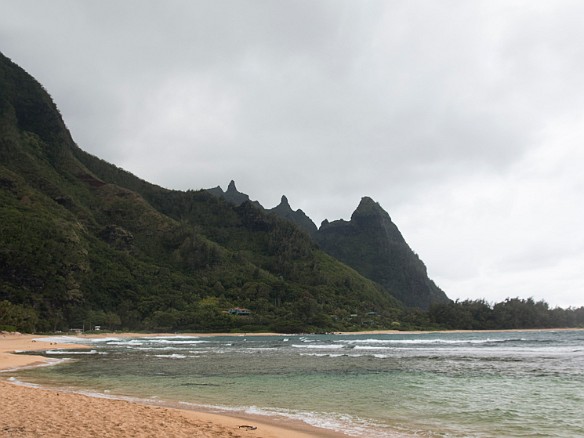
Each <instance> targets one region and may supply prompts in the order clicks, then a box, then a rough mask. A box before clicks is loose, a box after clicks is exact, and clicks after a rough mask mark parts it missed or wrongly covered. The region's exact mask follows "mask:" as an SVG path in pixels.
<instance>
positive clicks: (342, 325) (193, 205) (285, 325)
mask: <svg viewBox="0 0 584 438" xmlns="http://www.w3.org/2000/svg"><path fill="white" fill-rule="evenodd" d="M237 194H238V192H237V189H236V188H235V184H232V185H230V188H228V190H227V192H226V194H225V195H226V197H228V198H230V197H231V198H233V197H234V196H236V195H237ZM238 199H239V200H241V201H242V202H239V203H238V204H237V205H233V204H231V203H229V202H226V200H225V199H222V198H220V197H219V198H218V197H216V196H213V195H212V194H210V193H208V192H206V191H187V192H181V191H172V190H166V189H163V188H161V187H158V186H156V185H153V184H150V183H148V182H146V181H144V180H141V179H139V178H137V177H135V176H134V175H132V174H130V173H129V172H126V171H124V170H123V169H120V168H118V167H116V166H114V165H111V164H109V163H107V162H105V161H103V160H101V159H99V158H97V157H95V156H93V155H90V154H88V153H86V152H84V151H83V150H82V149H81V148H79V147H78V146H77V145H76V144H75V143H74V141H73V139H72V138H71V136H70V134H69V132H68V131H67V128H66V127H65V124H64V122H63V120H62V118H61V116H60V114H59V112H58V110H57V108H56V106H55V105H54V103H53V102H52V99H51V98H50V96H49V95H48V93H46V91H45V90H44V89H43V88H42V87H41V86H40V84H38V83H37V82H36V81H35V80H34V79H33V78H32V77H31V76H30V75H28V74H27V73H26V72H24V70H22V69H21V68H20V67H18V66H17V65H15V64H14V63H12V62H11V61H10V60H9V59H8V58H6V57H5V56H4V55H2V54H0V327H3V326H12V327H17V328H19V329H21V330H29V331H31V330H37V331H48V330H65V329H68V328H73V327H79V328H81V327H83V326H85V327H88V326H91V325H102V326H104V327H106V328H124V329H134V330H136V329H149V330H173V331H174V330H221V331H224V330H244V331H252V330H260V329H261V330H277V331H287V332H290V331H324V330H351V329H353V330H354V329H359V328H361V327H363V326H366V327H368V328H370V327H378V328H381V327H387V326H388V325H390V324H391V323H392V322H395V321H399V314H400V310H399V306H400V305H399V303H398V302H397V301H396V300H395V299H394V298H393V297H392V296H391V295H390V294H389V293H387V291H385V290H384V289H383V288H382V287H381V286H379V285H377V284H375V283H374V282H372V281H371V280H369V279H366V278H365V277H363V276H362V275H360V274H358V273H357V272H356V271H355V270H353V269H351V268H349V267H347V266H346V265H344V264H342V263H340V262H338V261H337V260H336V259H334V258H333V257H331V256H329V255H328V254H326V253H324V252H323V251H321V250H319V249H318V247H317V246H316V245H315V244H314V242H313V241H311V239H310V238H309V237H308V236H307V235H306V233H304V232H302V231H300V230H299V229H298V228H297V227H296V226H294V225H293V224H290V223H289V222H286V221H283V220H281V219H280V218H278V217H277V216H276V215H273V214H267V213H266V212H264V211H263V210H262V209H260V208H258V207H257V206H255V205H254V204H253V203H252V202H250V201H249V200H248V198H243V197H241V196H240V197H239V198H238ZM232 307H245V308H248V309H250V311H251V315H250V316H246V317H238V316H234V315H230V314H229V313H228V312H227V311H228V310H229V309H230V308H232ZM372 312H373V313H372ZM355 314H357V315H359V318H358V319H355V318H354V317H353V316H352V315H355ZM371 314H374V315H375V316H374V317H367V318H365V317H364V316H363V315H371Z"/></svg>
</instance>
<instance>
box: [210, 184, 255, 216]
mask: <svg viewBox="0 0 584 438" xmlns="http://www.w3.org/2000/svg"><path fill="white" fill-rule="evenodd" d="M207 192H209V193H211V194H212V195H214V196H217V197H218V198H222V199H225V200H226V201H227V202H229V203H230V204H233V205H236V206H239V205H241V204H243V203H244V202H251V203H252V204H253V205H254V206H256V207H257V208H259V209H263V208H264V207H262V206H261V204H260V203H259V202H257V201H251V200H250V199H249V196H248V195H246V194H245V193H241V192H240V191H239V190H237V187H235V181H233V180H231V182H230V183H229V185H228V186H227V191H225V192H224V191H223V189H222V188H221V187H220V186H217V187H214V188H212V189H207Z"/></svg>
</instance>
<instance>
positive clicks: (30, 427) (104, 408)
mask: <svg viewBox="0 0 584 438" xmlns="http://www.w3.org/2000/svg"><path fill="white" fill-rule="evenodd" d="M36 339H41V338H40V337H38V336H30V335H0V369H2V370H4V372H2V373H0V400H1V407H0V437H11V438H12V437H14V438H16V437H18V438H20V437H27V438H28V437H64V436H74V437H77V438H85V437H106V438H107V437H112V438H113V437H116V438H120V437H153V438H154V437H156V438H159V437H232V438H236V437H241V438H245V437H256V438H259V437H262V438H325V437H326V438H334V437H343V436H345V435H342V434H338V433H334V432H329V431H325V430H321V429H316V428H311V427H308V426H305V425H304V424H302V423H292V422H290V423H285V424H280V423H278V424H276V423H275V422H274V423H270V422H269V421H266V420H265V419H263V418H254V417H245V418H244V417H242V418H238V417H231V416H225V415H217V414H210V413H205V412H195V411H186V410H179V409H171V408H166V407H158V406H148V405H142V404H139V403H134V402H128V401H125V400H111V399H103V398H95V397H89V396H85V395H81V394H74V393H67V392H63V391H59V390H55V389H41V388H31V387H26V386H20V385H15V384H13V383H10V382H9V381H7V380H8V379H9V377H10V375H11V373H10V371H8V372H7V371H6V370H10V369H15V368H19V367H24V366H37V365H39V364H43V363H47V362H48V361H49V360H48V359H47V358H44V357H42V356H34V355H15V354H11V353H12V352H14V351H32V350H46V349H50V348H67V347H69V348H80V346H79V345H66V344H58V345H51V344H50V343H49V342H42V341H40V340H36ZM240 426H253V427H256V428H257V429H255V430H250V429H248V428H243V427H240Z"/></svg>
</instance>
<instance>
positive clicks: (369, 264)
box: [208, 181, 450, 309]
mask: <svg viewBox="0 0 584 438" xmlns="http://www.w3.org/2000/svg"><path fill="white" fill-rule="evenodd" d="M208 191H209V192H210V193H213V194H214V195H215V196H220V197H222V198H224V199H226V200H227V201H229V202H231V203H233V204H236V205H239V203H238V201H241V202H243V200H249V196H248V195H245V194H243V193H240V192H237V191H236V189H235V183H234V182H233V181H231V183H230V184H229V188H228V190H227V192H223V190H221V188H220V187H217V188H215V189H209V190H208ZM228 193H231V194H230V195H228ZM257 205H258V206H259V207H260V208H263V207H261V206H260V205H259V203H258V204H257ZM265 211H266V212H269V213H272V214H275V215H277V216H278V217H281V218H282V219H285V220H287V221H289V222H291V223H293V224H295V225H296V226H297V227H298V228H300V229H301V230H303V231H305V232H306V233H308V235H309V236H310V237H311V238H312V240H313V241H314V242H315V243H317V244H318V246H319V247H320V248H321V249H322V250H324V251H325V252H326V253H327V254H329V255H331V256H333V257H334V258H336V259H338V260H340V261H341V262H343V263H345V264H346V265H348V266H350V267H351V268H353V269H355V270H356V271H357V272H359V273H360V274H361V275H363V276H364V277H366V278H368V279H370V280H373V281H375V282H376V283H378V284H379V285H381V286H382V287H383V288H385V289H386V290H387V291H388V292H389V293H391V294H392V295H393V296H394V297H395V298H397V299H398V300H400V301H401V302H402V303H404V304H405V305H406V306H408V307H418V308H421V309H427V308H429V306H430V305H431V304H433V303H447V302H449V301H450V300H449V298H448V297H447V296H446V294H445V293H444V292H443V291H442V290H441V289H440V288H439V287H438V286H436V284H435V283H434V282H433V281H432V280H431V279H430V278H428V273H427V270H426V266H425V265H424V263H423V262H422V261H421V260H420V258H419V257H418V256H417V255H416V254H415V253H414V252H413V251H412V250H411V248H410V247H409V246H408V244H407V243H406V241H405V239H404V238H403V236H402V235H401V233H400V231H399V230H398V228H397V226H396V225H395V224H394V223H393V222H392V220H391V218H390V216H389V214H387V212H386V211H385V210H383V208H382V207H381V206H380V205H379V204H378V203H377V202H375V201H373V200H372V199H371V198H369V197H364V198H363V199H362V200H361V202H360V204H359V206H358V207H357V209H356V210H355V212H354V213H353V215H352V217H351V220H350V221H348V222H347V221H344V220H336V221H333V222H328V221H326V220H325V221H324V222H323V223H322V224H321V227H320V228H317V227H316V225H315V224H314V222H313V221H312V220H311V219H310V218H309V217H308V216H306V214H305V213H304V212H303V211H302V210H296V211H294V210H293V209H292V207H291V206H290V204H289V202H288V199H287V198H286V196H282V200H281V202H280V204H279V205H278V206H276V207H274V208H272V209H268V210H265Z"/></svg>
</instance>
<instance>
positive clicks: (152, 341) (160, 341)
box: [148, 339, 209, 345]
mask: <svg viewBox="0 0 584 438" xmlns="http://www.w3.org/2000/svg"><path fill="white" fill-rule="evenodd" d="M148 343H150V344H172V345H174V344H176V345H180V344H208V343H209V341H199V340H195V339H191V340H188V341H178V340H171V339H148Z"/></svg>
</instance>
